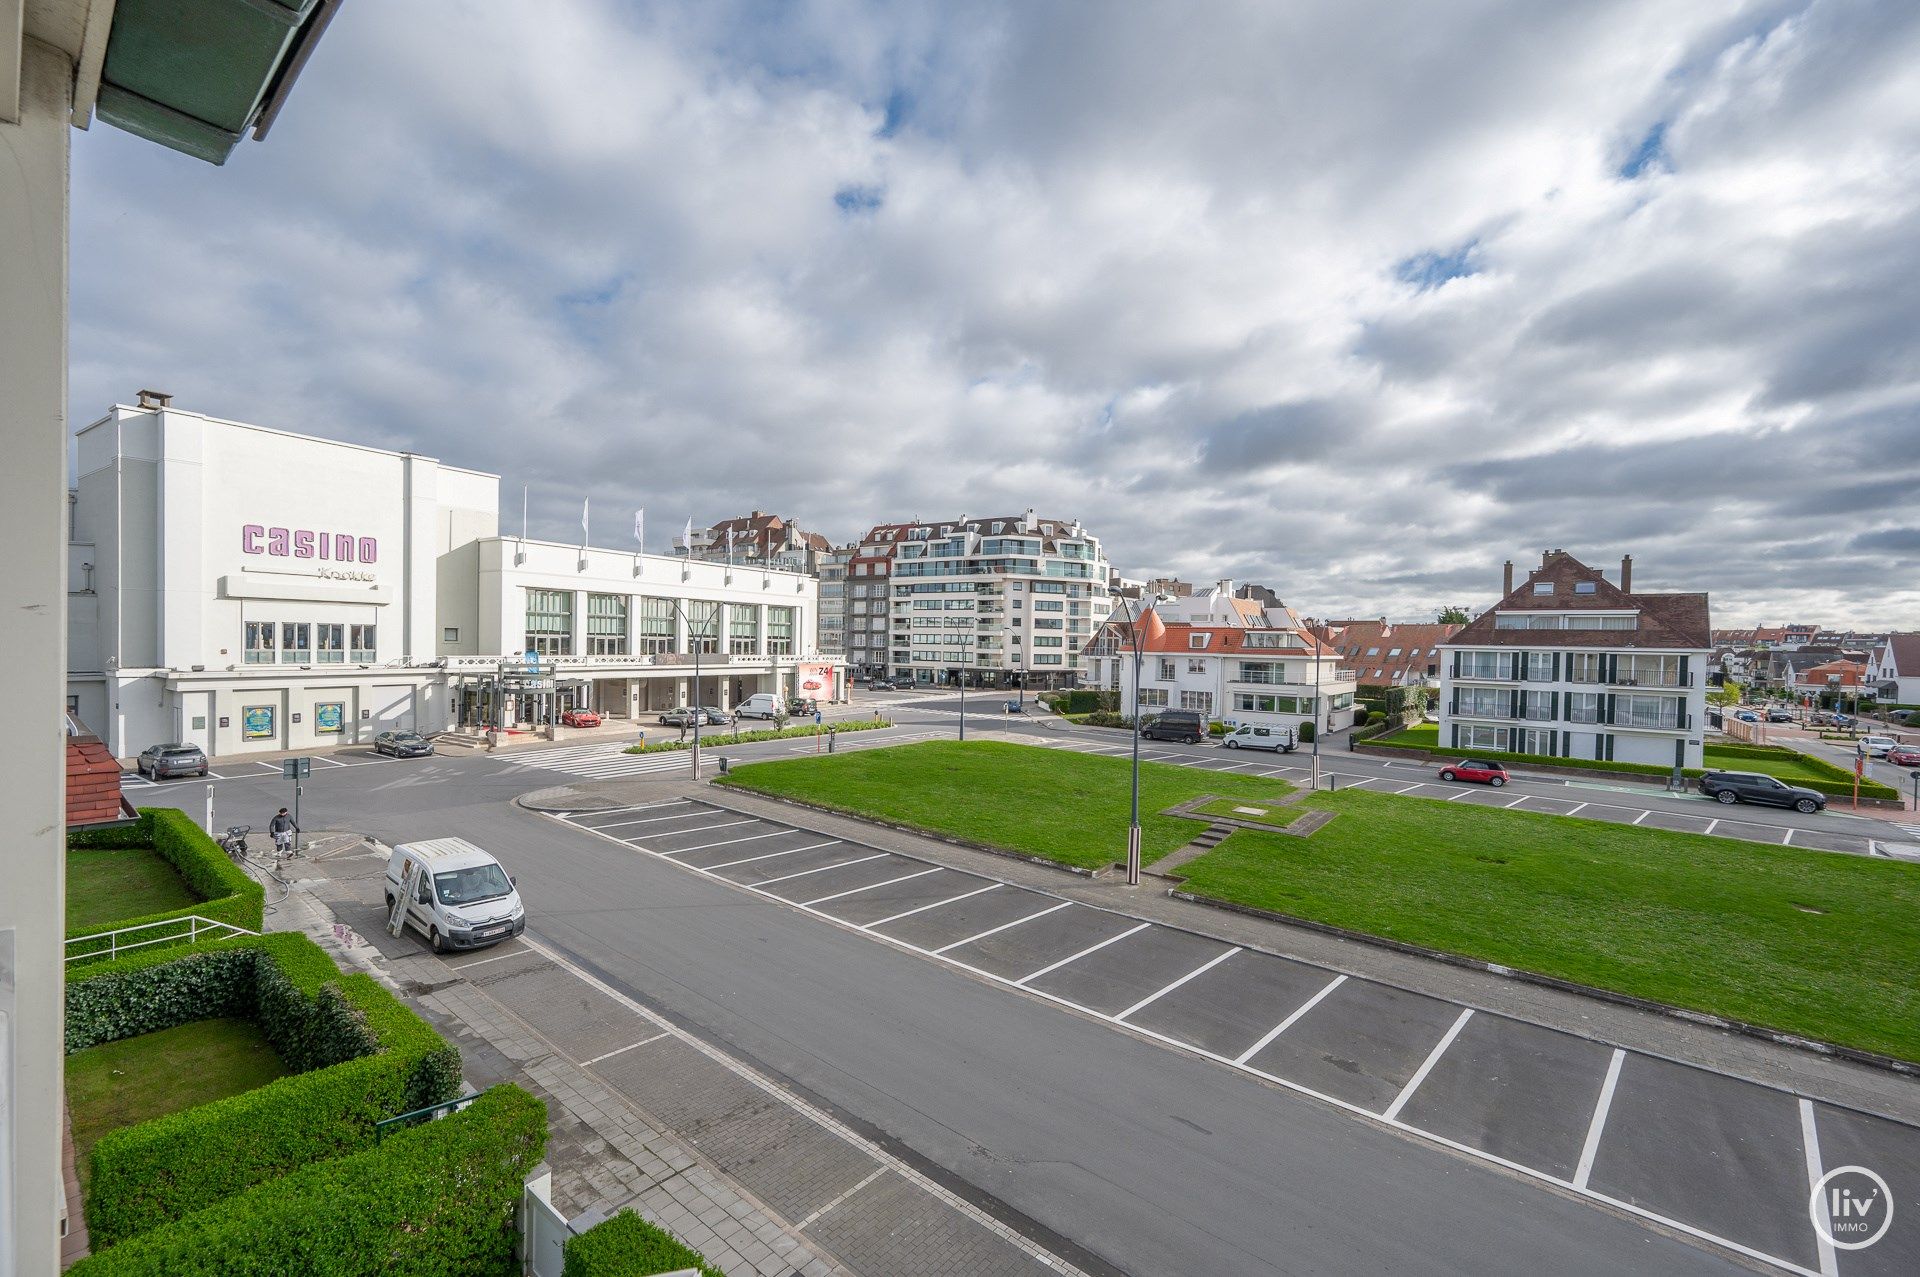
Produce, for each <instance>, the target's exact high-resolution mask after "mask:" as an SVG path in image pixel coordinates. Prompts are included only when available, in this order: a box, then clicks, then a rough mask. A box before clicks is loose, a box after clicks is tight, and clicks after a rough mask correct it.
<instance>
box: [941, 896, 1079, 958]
mask: <svg viewBox="0 0 1920 1277" xmlns="http://www.w3.org/2000/svg"><path fill="white" fill-rule="evenodd" d="M1072 903H1073V901H1071V900H1062V901H1061V902H1060V903H1059V904H1057V905H1050V906H1049V907H1047V908H1045V909H1042V910H1041V911H1040V912H1039V913H1030V914H1028V915H1027V916H1026V917H1024V918H1015V919H1014V920H1013V921H1012V922H1003V923H1001V924H1000V925H999V926H997V927H988V928H987V929H986V930H985V931H982V932H981V933H980V934H979V935H976V936H968V937H967V938H966V939H965V940H955V941H954V942H953V943H952V944H948V945H942V946H940V947H939V948H938V949H934V950H931V952H933V953H936V954H939V953H945V952H946V951H947V950H949V949H958V948H959V947H960V946H961V945H966V944H972V943H973V942H974V941H975V940H985V939H986V938H987V937H988V936H997V935H999V934H1000V933H1001V932H1002V931H1006V930H1008V929H1009V928H1012V927H1017V926H1019V925H1020V924H1021V923H1023V922H1032V921H1033V920H1034V919H1035V918H1044V917H1046V916H1047V915H1048V914H1050V913H1054V912H1056V911H1057V910H1060V909H1065V908H1066V907H1067V906H1068V905H1070V904H1072ZM923 952H927V951H926V950H923Z"/></svg>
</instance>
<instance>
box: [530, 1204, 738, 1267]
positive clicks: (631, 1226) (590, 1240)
mask: <svg viewBox="0 0 1920 1277" xmlns="http://www.w3.org/2000/svg"><path fill="white" fill-rule="evenodd" d="M683 1268H698V1269H699V1270H700V1271H701V1272H702V1273H705V1274H707V1277H722V1274H721V1272H720V1270H719V1269H718V1268H715V1267H714V1266H713V1265H711V1264H709V1263H708V1262H707V1257H706V1256H705V1255H702V1254H701V1253H700V1252H699V1251H697V1250H693V1249H691V1248H690V1247H688V1246H687V1245H685V1244H684V1243H682V1242H681V1240H680V1239H679V1238H678V1237H675V1236H674V1235H673V1234H672V1233H670V1232H668V1231H667V1230H666V1229H664V1228H656V1227H655V1226H653V1225H652V1224H649V1223H648V1222H647V1221H646V1220H644V1219H641V1218H640V1217H639V1216H638V1215H636V1214H634V1213H633V1212H632V1211H631V1210H623V1211H621V1212H620V1213H619V1214H618V1215H615V1216H613V1218H611V1219H605V1220H602V1221H601V1222H599V1223H598V1224H595V1225H594V1226H593V1227H592V1228H589V1229H588V1230H587V1231H586V1232H584V1233H581V1234H580V1235H579V1236H577V1237H570V1238H568V1239H567V1247H566V1264H565V1266H564V1267H562V1269H561V1270H560V1277H653V1275H654V1274H656V1273H675V1272H679V1271H680V1270H681V1269H683Z"/></svg>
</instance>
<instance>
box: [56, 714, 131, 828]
mask: <svg viewBox="0 0 1920 1277" xmlns="http://www.w3.org/2000/svg"><path fill="white" fill-rule="evenodd" d="M118 819H120V764H119V763H116V762H114V761H113V755H112V754H109V753H108V752H107V747H106V745H105V744H103V743H102V742H101V740H100V738H99V737H98V736H90V735H77V736H76V735H69V736H68V737H67V826H68V827H69V828H72V827H74V826H77V825H97V824H99V823H101V822H102V821H107V820H118Z"/></svg>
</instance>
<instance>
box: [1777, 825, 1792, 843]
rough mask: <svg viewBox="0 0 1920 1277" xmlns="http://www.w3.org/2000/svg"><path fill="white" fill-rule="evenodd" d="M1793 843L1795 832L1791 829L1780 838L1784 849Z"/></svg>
mask: <svg viewBox="0 0 1920 1277" xmlns="http://www.w3.org/2000/svg"><path fill="white" fill-rule="evenodd" d="M1792 841H1793V830H1792V829H1791V828H1789V829H1788V830H1787V832H1786V833H1784V834H1782V835H1781V836H1780V845H1781V846H1782V847H1784V846H1786V845H1787V844H1788V843H1790V842H1792Z"/></svg>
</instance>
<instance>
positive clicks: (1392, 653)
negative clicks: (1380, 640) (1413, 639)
mask: <svg viewBox="0 0 1920 1277" xmlns="http://www.w3.org/2000/svg"><path fill="white" fill-rule="evenodd" d="M1387 655H1388V656H1398V655H1400V649H1399V648H1397V647H1390V648H1388V649H1387Z"/></svg>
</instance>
